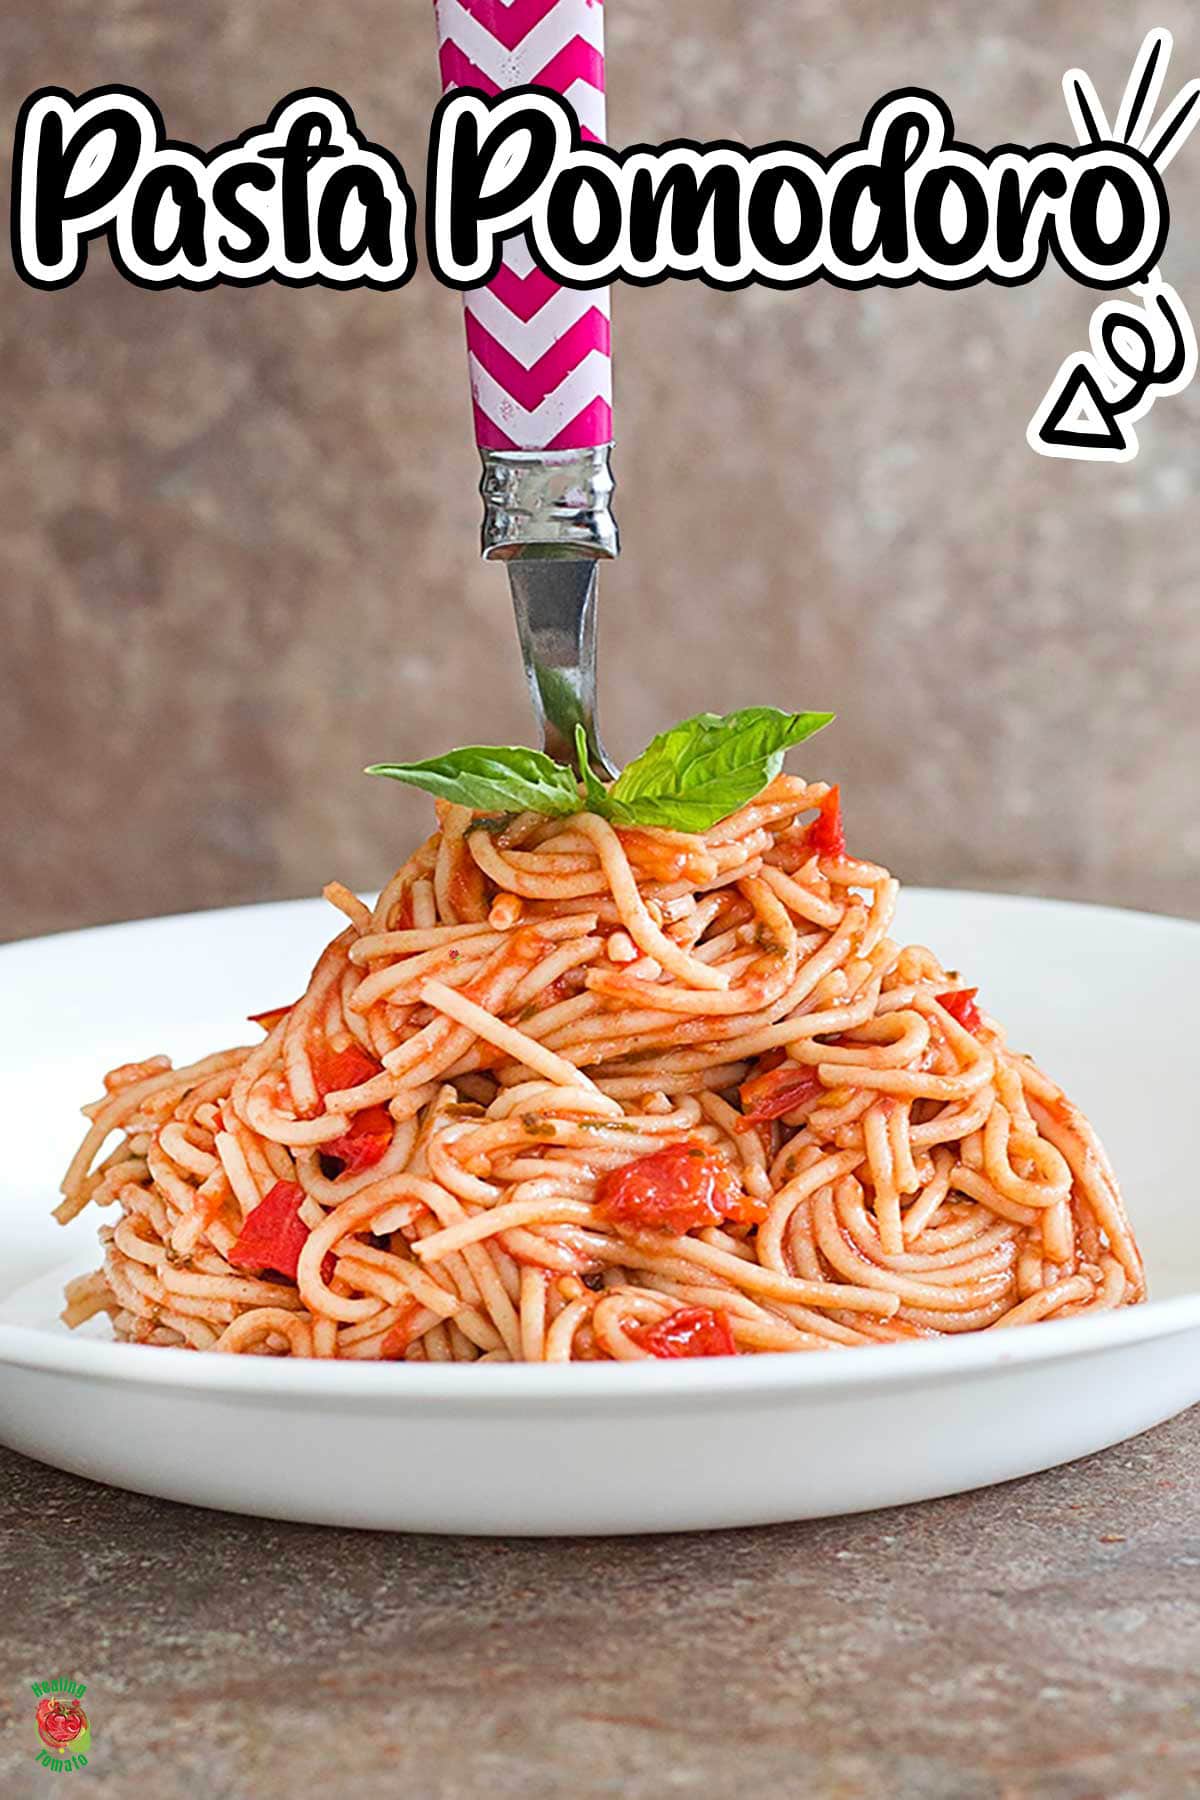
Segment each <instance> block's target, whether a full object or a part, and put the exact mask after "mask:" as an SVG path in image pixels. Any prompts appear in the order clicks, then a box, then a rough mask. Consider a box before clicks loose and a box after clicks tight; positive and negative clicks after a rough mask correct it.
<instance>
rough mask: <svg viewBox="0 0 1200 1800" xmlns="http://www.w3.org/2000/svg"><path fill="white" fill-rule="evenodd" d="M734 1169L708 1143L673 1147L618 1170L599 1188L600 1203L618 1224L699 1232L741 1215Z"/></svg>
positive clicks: (743, 1197) (656, 1229)
mask: <svg viewBox="0 0 1200 1800" xmlns="http://www.w3.org/2000/svg"><path fill="white" fill-rule="evenodd" d="M745 1199H746V1196H745V1195H744V1194H743V1193H742V1192H741V1190H740V1188H739V1185H738V1182H737V1179H736V1177H735V1176H734V1174H733V1172H732V1170H731V1169H730V1168H729V1165H728V1164H727V1163H726V1162H724V1161H723V1160H722V1159H721V1157H719V1156H716V1155H715V1154H714V1153H713V1152H712V1151H711V1150H707V1149H705V1147H704V1145H703V1144H694V1143H686V1144H668V1145H667V1146H666V1148H665V1149H663V1150H652V1151H651V1152H650V1154H649V1156H639V1157H637V1158H636V1160H635V1161H633V1162H629V1163H625V1164H624V1165H623V1166H622V1167H621V1168H619V1169H610V1171H609V1172H608V1174H607V1175H605V1176H604V1177H603V1179H602V1180H601V1182H600V1184H599V1186H598V1187H597V1189H596V1205H597V1206H598V1207H599V1209H600V1211H601V1212H603V1213H604V1214H605V1215H606V1216H607V1217H608V1218H609V1219H611V1220H612V1222H613V1224H614V1225H631V1226H644V1227H647V1228H648V1229H650V1230H652V1231H675V1232H684V1231H695V1230H698V1229H699V1228H700V1227H701V1226H704V1225H720V1224H721V1222H722V1221H723V1220H724V1219H726V1218H730V1217H736V1216H737V1215H738V1213H739V1212H740V1210H741V1206H742V1204H743V1203H744V1202H745Z"/></svg>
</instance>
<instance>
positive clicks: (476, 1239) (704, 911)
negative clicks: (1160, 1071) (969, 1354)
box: [56, 775, 1145, 1362]
mask: <svg viewBox="0 0 1200 1800" xmlns="http://www.w3.org/2000/svg"><path fill="white" fill-rule="evenodd" d="M438 813H439V829H438V830H437V831H436V832H435V834H434V835H433V836H432V837H431V838H430V839H429V840H428V842H427V843H425V844H424V845H422V847H421V848H420V849H419V850H418V851H417V853H416V854H415V855H414V856H413V857H412V858H411V859H410V860H409V861H408V862H407V863H406V864H405V866H404V867H403V868H402V869H401V870H400V871H399V873H398V874H397V875H396V876H395V877H394V878H393V879H392V881H391V882H389V884H388V886H387V887H386V888H385V890H384V892H383V893H382V894H381V896H380V898H379V900H378V902H377V904H376V905H375V907H374V908H373V909H372V908H370V907H368V906H366V905H364V904H363V903H362V902H361V901H360V900H358V899H356V898H355V897H354V896H353V895H352V894H351V893H349V892H348V891H347V890H346V889H344V888H343V887H341V886H340V885H338V884H334V885H332V886H331V887H329V888H327V889H326V896H327V898H328V899H329V900H331V901H332V902H333V904H334V905H335V906H336V907H338V908H339V909H340V910H341V912H342V913H343V914H344V915H345V916H346V918H347V920H348V923H347V925H346V927H345V929H344V930H343V931H342V932H341V934H340V935H339V936H338V937H336V938H335V939H334V941H333V942H332V943H331V944H330V945H329V947H328V949H327V950H326V951H325V952H324V954H323V955H322V957H321V958H320V960H319V962H318V963H317V966H316V968H315V969H314V971H313V974H312V978H311V980H310V982H309V985H308V988H307V990H306V991H305V993H304V995H303V997H302V998H301V999H300V1000H298V1001H297V1002H296V1003H295V1004H294V1005H292V1006H290V1007H287V1008H284V1009H281V1010H279V1011H278V1012H273V1013H264V1014H260V1015H257V1023H258V1024H259V1025H260V1026H261V1027H262V1029H263V1030H264V1031H265V1033H266V1035H265V1039H264V1041H262V1042H261V1043H258V1044H256V1045H255V1046H254V1047H253V1048H246V1049H233V1050H224V1051H220V1052H218V1053H217V1054H216V1055H213V1056H209V1057H206V1058H205V1059H204V1060H203V1061H201V1062H198V1063H195V1064H193V1065H192V1066H191V1067H190V1068H186V1069H178V1070H176V1069H172V1068H171V1066H170V1064H169V1062H167V1060H166V1059H165V1058H163V1057H154V1058H151V1059H150V1060H149V1061H147V1062H142V1063H133V1064H130V1065H128V1066H126V1067H124V1068H120V1069H116V1070H114V1071H113V1073H112V1074H111V1075H109V1076H108V1078H107V1081H106V1083H105V1086H106V1089H107V1094H106V1096H105V1097H104V1098H103V1099H101V1100H98V1101H97V1102H95V1104H93V1105H91V1106H89V1107H87V1108H85V1112H86V1114H87V1115H88V1117H89V1118H90V1120H91V1125H90V1129H89V1130H88V1133H87V1136H86V1137H85V1139H84V1141H83V1144H82V1145H81V1147H80V1149H79V1152H78V1154H77V1156H76V1157H75V1159H74V1161H73V1163H72V1164H71V1167H70V1169H69V1170H68V1172H67V1176H66V1179H65V1181H64V1184H63V1193H64V1195H65V1199H64V1200H63V1203H62V1205H61V1206H60V1207H59V1209H58V1212H57V1215H56V1216H57V1217H58V1218H59V1219H61V1220H64V1221H65V1220H67V1219H70V1218H73V1217H74V1216H75V1215H76V1214H77V1213H78V1212H79V1211H80V1210H81V1209H82V1208H83V1207H84V1206H86V1205H87V1204H88V1203H89V1202H93V1203H95V1204H96V1205H98V1206H102V1207H113V1208H115V1209H116V1213H117V1214H118V1215H119V1216H118V1217H117V1219H116V1222H115V1223H111V1224H105V1225H104V1226H103V1227H102V1228H101V1233H100V1235H101V1238H102V1240H103V1242H104V1246H105V1251H104V1266H103V1268H102V1269H101V1270H99V1271H97V1272H96V1273H95V1274H91V1275H87V1276H84V1277H82V1278H80V1279H79V1280H77V1281H74V1282H72V1283H71V1285H70V1287H69V1289H68V1295H67V1297H68V1306H67V1310H66V1312H65V1314H64V1317H65V1318H66V1320H67V1322H68V1323H69V1324H72V1325H76V1324H79V1323H80V1322H81V1321H83V1320H84V1319H87V1318H89V1317H90V1316H92V1315H93V1314H95V1313H97V1312H99V1311H105V1312H108V1313H109V1314H110V1315H111V1318H112V1323H113V1327H114V1329H115V1332H116V1334H117V1336H118V1337H120V1338H124V1339H132V1340H134V1341H136V1342H139V1343H151V1344H174V1345H184V1346H191V1347H192V1348H194V1349H198V1350H220V1351H254V1352H259V1353H267V1354H283V1353H290V1354H291V1355H294V1356H318V1357H356V1358H364V1359H376V1358H384V1359H396V1358H401V1359H406V1360H408V1361H410V1362H411V1361H429V1362H441V1361H459V1362H470V1361H475V1360H483V1361H491V1362H505V1361H522V1360H523V1361H531V1362H566V1361H570V1360H594V1359H598V1358H613V1359H616V1360H619V1361H629V1360H637V1359H641V1358H646V1357H681V1356H707V1355H716V1354H722V1353H731V1352H752V1351H767V1350H822V1349H828V1348H831V1347H833V1346H839V1345H855V1344H869V1343H876V1342H890V1341H893V1340H897V1339H907V1338H917V1337H936V1336H939V1335H941V1334H943V1333H950V1332H964V1331H980V1330H987V1329H991V1328H993V1327H995V1326H1008V1325H1019V1324H1025V1323H1027V1322H1031V1321H1034V1320H1040V1319H1048V1318H1054V1319H1061V1318H1065V1317H1068V1316H1070V1315H1072V1314H1075V1313H1079V1312H1083V1311H1086V1310H1087V1309H1089V1308H1094V1307H1115V1306H1122V1305H1127V1304H1130V1303H1132V1302H1135V1301H1138V1300H1140V1299H1142V1298H1143V1295H1144V1291H1145V1290H1144V1282H1143V1275H1142V1267H1141V1262H1140V1259H1139V1256H1138V1251H1137V1247H1136V1245H1135V1243H1134V1241H1133V1238H1132V1236H1131V1234H1130V1230H1129V1226H1128V1224H1127V1221H1126V1217H1125V1212H1124V1209H1123V1207H1122V1203H1121V1197H1120V1193H1119V1191H1118V1187H1117V1183H1116V1180H1115V1178H1114V1176H1113V1173H1112V1170H1111V1168H1110V1166H1109V1163H1108V1160H1107V1158H1106V1157H1105V1154H1104V1151H1103V1149H1102V1148H1101V1146H1100V1144H1099V1142H1098V1140H1097V1138H1096V1135H1095V1133H1094V1132H1093V1131H1092V1129H1091V1127H1090V1126H1089V1124H1088V1123H1087V1121H1086V1120H1085V1119H1084V1118H1083V1116H1082V1115H1081V1114H1080V1112H1079V1111H1078V1110H1077V1109H1076V1108H1075V1107H1074V1106H1073V1105H1072V1104H1071V1103H1070V1101H1068V1100H1067V1099H1066V1098H1065V1096H1064V1095H1063V1094H1062V1092H1061V1091H1060V1090H1059V1088H1058V1087H1057V1086H1056V1085H1055V1084H1054V1082H1053V1081H1051V1080H1050V1079H1049V1078H1048V1077H1047V1076H1046V1075H1044V1074H1042V1072H1041V1071H1040V1070H1039V1069H1038V1068H1037V1067H1036V1066H1035V1065H1034V1064H1033V1063H1032V1062H1031V1061H1030V1060H1029V1059H1028V1058H1027V1057H1025V1056H1022V1055H1017V1054H1015V1053H1014V1052H1013V1051H1011V1050H1009V1049H1008V1048H1007V1046H1006V1044H1005V1041H1004V1038H1003V1035H1002V1033H1001V1031H1000V1029H999V1027H998V1026H997V1025H996V1024H995V1023H994V1022H993V1021H992V1019H991V1018H989V1017H988V1016H986V1015H985V1014H984V1013H982V1012H981V1011H980V1010H979V1008H978V1006H977V1004H976V997H975V991H974V990H973V989H971V988H969V987H966V986H964V985H963V982H962V981H961V979H960V978H959V976H958V975H957V974H956V973H954V972H953V971H947V970H945V969H943V968H942V967H941V966H940V965H939V963H938V962H937V960H936V958H935V957H934V956H933V955H932V954H931V953H930V952H929V951H928V950H925V949H921V948H908V949H904V948H901V947H900V946H899V945H897V944H896V943H894V942H893V941H892V940H891V938H890V937H889V935H888V932H889V926H890V923H891V919H892V913H893V908H894V905H895V900H896V893H897V884H896V882H895V881H893V880H892V878H891V877H890V876H889V874H888V873H887V871H886V870H885V869H882V868H880V867H878V866H877V865H875V864H873V863H868V862H863V861H860V860H859V859H858V858H856V857H853V856H850V855H849V854H847V851H846V847H845V841H844V837H843V833H842V827H841V818H840V811H839V804H838V793H837V789H836V788H832V789H831V788H828V787H826V786H825V785H823V784H816V785H811V784H806V783H805V782H803V781H801V780H799V779H796V778H794V777H790V776H786V775H778V776H776V778H775V779H774V780H772V781H771V782H770V784H769V785H768V786H767V787H766V788H765V789H764V791H763V792H762V793H761V794H760V795H759V796H758V797H757V799H755V800H754V801H753V802H752V803H751V804H749V805H745V806H743V807H742V808H741V810H739V811H738V812H736V813H734V814H733V815H732V816H731V817H729V818H726V819H724V820H723V821H722V822H721V823H720V824H718V825H716V826H714V827H713V828H712V829H710V830H708V831H707V832H704V833H703V834H691V833H682V832H677V831H670V830H665V829H654V828H647V827H634V828H630V827H627V826H625V827H623V826H620V825H614V824H613V823H612V822H610V821H609V820H606V819H605V818H602V817H600V816H599V815H598V814H596V813H593V812H577V813H575V814H574V816H572V817H569V818H548V817H546V816H544V815H541V814H537V813H525V814H521V815H519V816H516V817H513V816H508V817H497V816H488V815H484V814H480V813H477V812H472V811H471V810H470V809H469V808H467V807H464V806H458V805H454V804H449V803H446V802H439V806H438ZM114 1132H119V1133H120V1134H121V1138H120V1142H119V1144H118V1146H117V1147H116V1148H114V1149H111V1150H109V1151H108V1153H107V1154H104V1152H105V1151H106V1148H107V1146H108V1142H109V1139H110V1137H111V1135H112V1134H113V1133H114ZM98 1159H99V1160H98Z"/></svg>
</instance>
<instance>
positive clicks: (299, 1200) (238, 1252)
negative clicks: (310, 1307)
mask: <svg viewBox="0 0 1200 1800" xmlns="http://www.w3.org/2000/svg"><path fill="white" fill-rule="evenodd" d="M303 1204H304V1189H303V1188H302V1187H299V1186H298V1185H297V1183H296V1182H294V1181H277V1182H276V1183H275V1186H274V1187H273V1188H272V1189H271V1191H270V1193H269V1194H268V1195H267V1197H266V1199H265V1200H260V1201H259V1203H258V1205H257V1206H256V1207H255V1208H254V1210H253V1211H252V1212H248V1213H247V1214H246V1216H245V1218H244V1219H243V1220H242V1229H241V1233H240V1235H239V1237H238V1240H237V1242H236V1243H235V1244H234V1246H233V1248H232V1249H231V1250H230V1252H229V1257H228V1261H229V1262H230V1263H232V1265H233V1267H234V1268H235V1269H244V1270H245V1272H246V1274H247V1275H263V1274H265V1273H267V1272H268V1271H269V1272H270V1273H271V1274H273V1275H285V1276H286V1277H287V1279H288V1280H289V1281H295V1279H296V1275H297V1272H298V1270H299V1265H300V1252H301V1251H302V1250H303V1248H304V1246H305V1244H306V1243H307V1242H308V1226H307V1225H306V1224H305V1223H304V1220H303V1219H302V1218H301V1217H300V1208H301V1206H302V1205H303ZM336 1266H337V1259H336V1257H335V1256H334V1254H333V1252H332V1250H329V1251H327V1252H326V1254H325V1255H324V1256H323V1257H322V1258H321V1280H322V1281H323V1282H325V1283H326V1285H328V1283H329V1282H330V1281H331V1280H332V1279H333V1271H334V1269H335V1267H336Z"/></svg>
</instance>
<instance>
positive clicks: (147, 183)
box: [12, 87, 415, 288]
mask: <svg viewBox="0 0 1200 1800" xmlns="http://www.w3.org/2000/svg"><path fill="white" fill-rule="evenodd" d="M413 219H414V205H413V196H412V191H411V189H410V188H409V186H408V183H407V181H406V179H405V174H404V170H403V168H402V166H401V165H400V163H399V162H397V160H396V158H395V157H394V156H392V155H391V153H390V152H389V151H387V150H384V149H381V148H380V147H379V146H378V145H376V144H370V143H368V141H367V140H366V139H365V138H364V137H363V136H362V134H361V133H360V132H359V130H358V128H357V126H356V125H355V122H354V114H353V112H352V111H351V109H350V107H349V106H348V105H347V104H346V102H345V101H344V100H343V99H341V98H340V96H339V95H337V94H334V93H331V92H329V91H328V90H327V89H324V88H309V89H301V90H299V91H297V92H296V93H293V94H289V95H288V96H287V97H286V98H285V99H283V100H281V101H280V102H279V105H278V106H276V107H275V108H274V109H273V110H272V112H271V114H270V117H269V118H268V120H267V122H266V124H265V125H258V126H254V127H252V128H251V129H250V130H249V131H247V132H244V133H243V134H242V136H241V137H239V138H237V139H235V140H234V141H233V142H231V143H228V144H221V145H219V146H218V147H217V149H215V150H213V151H204V150H201V149H199V148H197V146H196V145H194V144H186V143H180V142H176V141H174V140H171V139H169V138H168V137H167V136H166V132H165V129H164V126H163V120H162V115H161V113H160V112H159V111H158V108H157V107H156V106H155V105H154V102H153V101H152V100H151V99H149V97H148V96H147V95H145V94H143V93H141V92H140V91H139V90H138V89H136V88H128V87H104V88H94V89H92V90H91V91H90V92H89V93H87V94H84V95H82V96H80V97H78V98H76V97H75V96H74V95H72V94H69V93H67V92H66V91H65V90H64V89H62V88H39V89H38V91H37V92H36V93H35V94H31V95H30V97H29V98H28V99H27V100H26V101H25V103H24V105H23V106H22V108H21V111H20V115H19V117H18V120H17V129H16V138H15V143H14V151H13V196H12V248H13V260H14V261H15V263H16V266H17V272H18V274H19V275H20V276H21V277H22V279H23V280H24V281H27V282H29V283H30V284H31V285H32V286H34V287H41V288H63V287H69V286H70V285H71V283H72V282H74V281H77V280H78V278H79V276H80V275H81V274H82V273H83V270H84V267H85V266H86V263H87V253H88V244H89V243H90V242H91V241H92V240H93V239H95V238H99V237H103V238H105V239H106V240H107V242H108V248H109V253H110V255H111V256H112V260H113V262H114V263H115V264H116V266H117V268H118V269H119V270H120V272H121V274H122V275H124V276H125V277H126V279H127V280H129V281H132V282H135V283H136V284H137V285H138V286H139V287H146V288H172V287H185V288H210V287H215V286H217V285H218V284H219V283H226V284H228V285H232V286H236V287H252V286H255V285H256V284H258V283H260V282H264V281H279V282H283V283H285V284H287V285H288V286H292V287H301V286H307V285H310V284H319V285H321V286H325V287H337V288H346V287H377V288H398V287H402V286H403V285H404V283H405V282H406V281H408V280H409V279H410V277H411V275H412V273H413V269H414V267H415V252H414V223H413Z"/></svg>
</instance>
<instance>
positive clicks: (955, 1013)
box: [937, 988, 983, 1031]
mask: <svg viewBox="0 0 1200 1800" xmlns="http://www.w3.org/2000/svg"><path fill="white" fill-rule="evenodd" d="M978 992H979V989H978V988H957V989H956V990H955V992H954V993H952V994H939V995H938V996H937V1003H938V1005H939V1006H944V1007H945V1009H946V1011H947V1012H948V1013H949V1014H950V1017H951V1018H952V1019H957V1020H958V1023H959V1024H960V1025H961V1026H962V1028H963V1030H964V1031H978V1030H979V1027H980V1026H981V1025H982V1024H983V1016H982V1014H981V1013H980V1011H979V1008H978V1007H977V1006H976V1004H975V996H976V994H977V993H978Z"/></svg>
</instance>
